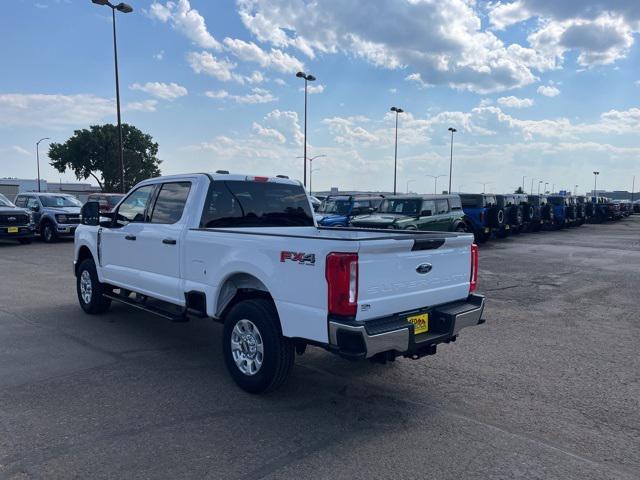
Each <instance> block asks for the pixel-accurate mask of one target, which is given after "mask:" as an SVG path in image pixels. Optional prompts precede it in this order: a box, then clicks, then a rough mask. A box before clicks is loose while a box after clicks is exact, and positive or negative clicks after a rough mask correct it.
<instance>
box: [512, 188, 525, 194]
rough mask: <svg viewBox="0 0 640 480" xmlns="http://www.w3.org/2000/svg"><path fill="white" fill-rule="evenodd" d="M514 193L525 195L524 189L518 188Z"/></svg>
mask: <svg viewBox="0 0 640 480" xmlns="http://www.w3.org/2000/svg"><path fill="white" fill-rule="evenodd" d="M514 193H524V190H523V189H522V187H518V189H517V190H516V191H515V192H514Z"/></svg>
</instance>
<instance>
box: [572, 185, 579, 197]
mask: <svg viewBox="0 0 640 480" xmlns="http://www.w3.org/2000/svg"><path fill="white" fill-rule="evenodd" d="M579 186H580V185H576V186H575V188H574V189H573V194H574V195H577V194H578V187H579Z"/></svg>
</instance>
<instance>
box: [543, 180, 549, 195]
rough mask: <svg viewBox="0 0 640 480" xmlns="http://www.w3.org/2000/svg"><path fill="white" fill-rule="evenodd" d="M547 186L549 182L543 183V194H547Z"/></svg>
mask: <svg viewBox="0 0 640 480" xmlns="http://www.w3.org/2000/svg"><path fill="white" fill-rule="evenodd" d="M547 185H549V182H544V193H547Z"/></svg>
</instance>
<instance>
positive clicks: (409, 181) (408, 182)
mask: <svg viewBox="0 0 640 480" xmlns="http://www.w3.org/2000/svg"><path fill="white" fill-rule="evenodd" d="M415 181H416V180H415V179H413V180H407V193H409V184H410V183H411V182H415Z"/></svg>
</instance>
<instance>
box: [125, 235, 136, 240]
mask: <svg viewBox="0 0 640 480" xmlns="http://www.w3.org/2000/svg"><path fill="white" fill-rule="evenodd" d="M124 239H125V240H135V239H136V236H135V235H125V237H124Z"/></svg>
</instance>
